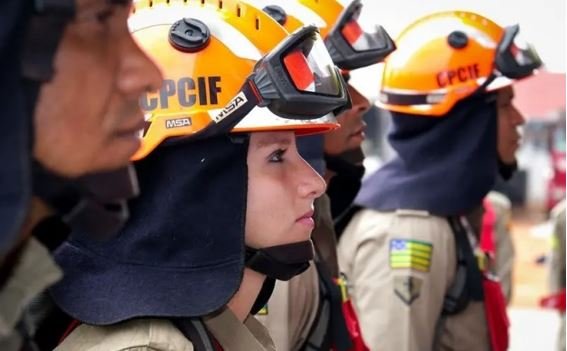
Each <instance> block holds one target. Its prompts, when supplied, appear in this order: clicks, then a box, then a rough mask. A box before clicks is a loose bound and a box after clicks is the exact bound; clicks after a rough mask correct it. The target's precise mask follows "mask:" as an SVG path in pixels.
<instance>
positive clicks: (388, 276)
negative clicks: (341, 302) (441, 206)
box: [341, 210, 456, 351]
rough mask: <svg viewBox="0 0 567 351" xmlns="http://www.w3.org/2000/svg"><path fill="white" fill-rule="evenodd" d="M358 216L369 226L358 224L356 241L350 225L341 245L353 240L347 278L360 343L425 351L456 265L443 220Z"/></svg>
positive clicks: (449, 232)
mask: <svg viewBox="0 0 567 351" xmlns="http://www.w3.org/2000/svg"><path fill="white" fill-rule="evenodd" d="M364 211H369V210H364ZM364 217H365V214H363V215H362V216H360V217H359V218H358V220H362V221H368V222H370V223H366V224H363V225H360V226H358V227H359V229H362V230H361V232H360V233H359V235H358V237H357V235H356V233H353V232H352V231H353V230H356V227H357V226H356V223H351V224H354V225H353V226H349V227H350V228H347V230H348V231H349V233H348V235H345V236H344V237H343V238H341V241H342V240H345V239H346V240H352V241H354V242H355V244H354V248H353V249H352V251H351V252H349V254H350V255H351V256H352V258H351V259H350V264H349V265H350V272H349V273H350V274H349V275H348V279H349V283H350V285H351V293H352V298H353V302H354V304H355V308H356V310H357V314H358V317H359V320H360V325H361V329H362V334H363V337H364V340H365V342H366V343H367V345H368V346H369V347H370V349H371V350H396V351H398V350H399V351H418V350H420V351H421V350H426V349H431V347H432V345H433V340H434V335H435V330H436V324H437V321H438V319H439V316H440V313H441V309H442V303H443V299H444V296H445V291H446V289H447V287H448V285H449V282H450V281H451V280H452V275H453V274H454V269H455V265H456V263H455V244H454V239H453V236H452V234H451V231H450V228H449V226H448V224H447V222H446V221H445V220H444V219H442V218H438V217H431V216H422V217H420V216H398V215H396V214H395V213H392V214H391V215H389V216H384V215H382V216H378V217H376V218H375V219H372V218H370V216H368V212H367V213H366V218H364ZM375 221H378V222H375ZM372 222H375V223H372ZM365 228H366V229H365ZM345 234H347V233H345ZM346 245H349V246H351V245H352V243H348V244H346ZM342 257H343V258H344V256H342Z"/></svg>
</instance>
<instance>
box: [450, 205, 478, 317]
mask: <svg viewBox="0 0 567 351" xmlns="http://www.w3.org/2000/svg"><path fill="white" fill-rule="evenodd" d="M447 220H448V221H449V225H450V226H451V230H452V232H453V235H454V237H455V246H456V251H457V271H456V273H455V279H454V280H453V283H452V284H451V286H450V287H449V290H448V291H447V293H446V294H445V299H444V300H443V315H452V314H457V313H459V312H461V311H462V310H464V309H465V308H466V307H467V305H468V303H469V301H470V300H474V301H482V300H483V299H484V293H483V290H482V273H481V272H480V269H479V268H478V265H477V262H476V258H475V256H474V253H473V250H472V248H471V244H470V242H469V240H468V237H467V232H466V229H465V228H464V227H463V224H462V223H461V219H460V217H456V216H455V217H448V218H447Z"/></svg>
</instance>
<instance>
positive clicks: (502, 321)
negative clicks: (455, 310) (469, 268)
mask: <svg viewBox="0 0 567 351" xmlns="http://www.w3.org/2000/svg"><path fill="white" fill-rule="evenodd" d="M482 284H483V288H484V311H485V313H486V323H487V324H488V333H489V334H490V345H491V350H492V351H506V350H508V345H509V342H510V334H509V329H510V321H509V320H508V313H507V311H506V299H505V298H504V294H503V293H502V287H501V286H500V282H499V281H498V280H495V279H492V278H491V277H490V276H487V275H485V276H484V279H483V282H482Z"/></svg>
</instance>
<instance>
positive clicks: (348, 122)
mask: <svg viewBox="0 0 567 351" xmlns="http://www.w3.org/2000/svg"><path fill="white" fill-rule="evenodd" d="M348 92H349V94H350V98H351V100H352V108H351V109H350V110H347V111H345V112H343V113H341V114H340V115H339V116H337V121H338V122H339V123H340V124H341V127H340V128H339V129H336V130H334V131H332V132H329V133H327V134H325V153H326V154H329V155H338V154H341V153H343V152H345V151H348V150H353V149H356V148H358V147H360V144H362V141H363V140H364V129H365V128H366V123H364V121H363V120H362V117H363V115H364V113H365V112H366V111H368V108H369V107H370V104H369V102H368V100H367V99H366V98H365V97H364V96H362V94H360V93H359V92H358V90H356V89H355V88H354V87H352V86H351V85H350V84H349V85H348Z"/></svg>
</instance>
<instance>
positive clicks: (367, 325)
mask: <svg viewBox="0 0 567 351" xmlns="http://www.w3.org/2000/svg"><path fill="white" fill-rule="evenodd" d="M518 31H519V27H518V26H511V27H505V28H503V27H501V26H499V25H497V24H496V23H494V22H493V21H491V20H490V19H488V18H486V17H484V16H481V15H479V14H475V13H471V12H464V11H449V12H440V13H434V14H431V15H428V16H425V17H423V18H420V19H418V20H417V21H415V22H414V23H412V24H410V25H409V26H408V27H406V29H405V30H403V31H402V33H401V34H400V36H399V37H398V40H397V41H396V45H397V50H396V51H395V52H394V53H393V54H391V55H390V56H389V57H388V58H387V59H386V63H385V67H384V72H383V75H382V86H381V90H380V96H379V105H380V106H381V107H382V108H384V109H385V110H388V111H389V112H390V113H391V115H392V122H393V129H392V131H391V134H390V135H389V141H390V144H391V145H392V147H393V148H394V149H395V150H396V152H397V156H396V157H395V158H394V159H393V160H392V161H390V162H388V163H387V164H386V165H384V166H383V167H382V168H381V169H379V170H378V171H377V172H376V173H374V174H373V175H371V176H369V177H368V178H367V179H366V180H365V181H364V182H363V185H362V188H361V191H360V192H359V195H358V196H357V199H356V200H355V203H356V204H357V205H359V206H360V207H361V208H362V209H361V210H360V211H358V212H357V213H356V214H355V215H354V216H353V218H352V220H351V222H350V223H349V224H348V226H347V227H346V228H345V231H344V233H343V235H342V237H341V240H340V243H339V263H340V267H341V269H343V270H344V271H345V272H346V274H347V275H348V277H349V282H350V283H351V293H352V298H353V302H354V305H355V308H356V311H357V312H358V316H359V318H360V323H361V329H362V334H363V337H364V339H365V341H366V342H367V343H368V346H369V347H370V349H372V350H378V349H381V350H493V351H497V350H505V349H506V348H507V343H508V336H507V335H508V334H507V333H508V324H507V317H506V314H505V313H506V311H505V300H504V297H503V295H502V291H501V288H500V286H499V284H498V283H497V282H496V281H495V280H493V279H492V277H491V276H490V275H489V274H488V272H484V271H481V268H482V267H479V265H478V260H477V257H475V250H476V248H477V246H478V241H479V235H480V233H478V232H475V231H474V229H473V228H479V227H480V225H479V224H473V223H470V222H469V221H467V219H466V216H467V215H468V214H470V213H471V212H473V211H476V210H477V209H478V208H479V207H480V206H481V205H482V201H483V198H484V197H485V196H486V195H487V194H488V192H489V191H490V189H491V188H492V186H493V183H494V181H495V179H496V176H497V173H498V159H509V158H511V157H514V152H515V151H516V149H517V147H518V141H519V137H518V134H517V131H516V128H517V127H518V126H519V125H521V124H522V123H523V118H522V116H521V115H520V114H519V112H518V111H517V110H516V108H515V107H514V104H513V98H514V91H513V88H512V86H511V83H512V82H513V81H514V80H516V79H520V78H523V77H527V76H530V75H531V74H533V73H534V70H536V69H537V68H538V67H540V65H541V61H540V59H539V57H538V56H537V54H536V53H535V51H534V50H533V49H532V48H531V47H530V46H527V45H522V44H520V43H519V41H518V40H517V34H518Z"/></svg>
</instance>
